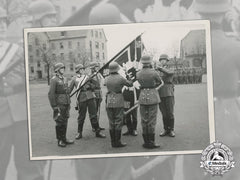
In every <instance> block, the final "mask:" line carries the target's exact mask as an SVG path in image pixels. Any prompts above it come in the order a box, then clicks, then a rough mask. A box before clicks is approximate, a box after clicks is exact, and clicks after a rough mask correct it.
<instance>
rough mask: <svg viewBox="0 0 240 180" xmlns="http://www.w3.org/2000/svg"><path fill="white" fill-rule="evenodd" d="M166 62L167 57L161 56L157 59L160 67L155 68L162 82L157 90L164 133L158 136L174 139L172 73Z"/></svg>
mask: <svg viewBox="0 0 240 180" xmlns="http://www.w3.org/2000/svg"><path fill="white" fill-rule="evenodd" d="M167 61H169V58H168V55H166V54H162V55H161V56H160V58H159V62H160V66H159V67H157V69H158V70H159V71H160V75H161V77H162V79H163V82H164V85H163V87H162V88H160V89H159V96H160V98H161V102H160V104H159V109H160V111H161V113H162V118H163V125H164V131H163V132H162V133H161V134H160V136H166V135H169V136H170V137H174V136H175V133H174V103H175V102H174V84H173V76H174V72H173V71H171V70H170V69H167V67H166V63H167Z"/></svg>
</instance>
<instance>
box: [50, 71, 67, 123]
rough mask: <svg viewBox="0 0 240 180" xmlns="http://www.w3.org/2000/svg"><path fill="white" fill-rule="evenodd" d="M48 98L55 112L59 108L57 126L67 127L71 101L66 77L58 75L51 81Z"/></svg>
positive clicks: (56, 118) (56, 119)
mask: <svg viewBox="0 0 240 180" xmlns="http://www.w3.org/2000/svg"><path fill="white" fill-rule="evenodd" d="M48 98H49V102H50V105H51V107H52V108H53V110H56V109H57V108H59V114H58V116H57V117H54V118H55V119H54V120H55V121H56V123H57V126H62V125H64V126H66V125H67V122H68V118H69V110H70V103H71V101H70V92H69V88H68V82H67V79H66V78H65V77H63V76H60V75H58V74H57V75H56V76H54V77H53V78H52V79H51V82H50V88H49V92H48ZM54 116H55V115H54Z"/></svg>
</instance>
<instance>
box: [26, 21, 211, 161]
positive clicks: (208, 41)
mask: <svg viewBox="0 0 240 180" xmlns="http://www.w3.org/2000/svg"><path fill="white" fill-rule="evenodd" d="M156 24H159V26H165V25H167V26H170V25H174V26H175V25H179V26H183V25H198V24H200V25H204V26H205V32H206V36H205V38H206V39H205V40H206V64H207V95H208V120H209V137H210V139H209V144H211V143H213V142H214V141H215V121H214V101H213V100H214V99H213V74H212V53H211V35H210V34H211V33H210V21H209V20H192V21H171V22H152V23H131V24H108V25H87V26H65V27H49V28H46V27H43V28H25V29H24V50H25V68H26V69H25V70H26V90H27V108H28V109H27V112H28V114H27V115H28V132H29V137H28V138H29V152H30V160H54V159H79V158H83V159H84V158H108V157H109V158H110V157H129V156H156V155H180V154H182V155H184V154H200V153H202V151H203V150H184V151H159V152H138V153H132V152H131V153H114V154H91V155H69V156H65V155H64V156H40V157H33V156H32V138H31V112H30V106H31V105H30V92H29V91H30V90H29V67H28V62H29V60H28V33H36V32H54V31H71V30H85V29H100V28H104V27H107V26H126V28H127V27H129V26H136V28H137V26H140V27H141V26H146V25H147V26H151V25H156ZM108 59H109V58H108Z"/></svg>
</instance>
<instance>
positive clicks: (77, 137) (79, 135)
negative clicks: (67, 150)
mask: <svg viewBox="0 0 240 180" xmlns="http://www.w3.org/2000/svg"><path fill="white" fill-rule="evenodd" d="M82 129H83V124H78V132H77V135H76V136H75V139H77V140H78V139H81V138H82Z"/></svg>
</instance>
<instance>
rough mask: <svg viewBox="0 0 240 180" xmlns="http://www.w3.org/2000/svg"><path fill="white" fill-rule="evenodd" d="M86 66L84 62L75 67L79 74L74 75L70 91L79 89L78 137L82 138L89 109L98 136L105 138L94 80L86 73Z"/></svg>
mask: <svg viewBox="0 0 240 180" xmlns="http://www.w3.org/2000/svg"><path fill="white" fill-rule="evenodd" d="M84 71H85V68H84V67H83V65H82V64H78V65H77V66H76V67H75V72H76V73H77V75H76V76H75V77H73V79H72V81H71V84H70V87H69V88H70V92H72V90H73V89H74V87H75V88H77V89H79V88H80V87H82V86H83V87H82V88H81V89H80V90H79V91H78V93H77V110H78V113H79V115H78V133H77V135H76V139H81V138H82V131H83V124H84V121H85V118H86V114H87V110H88V113H89V119H90V121H91V125H92V127H93V129H94V131H95V132H96V137H99V138H105V137H106V136H105V135H104V134H102V133H101V132H100V127H99V124H98V120H97V108H96V102H95V97H96V96H95V94H94V92H93V83H92V80H89V77H88V76H87V75H85V74H84Z"/></svg>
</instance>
